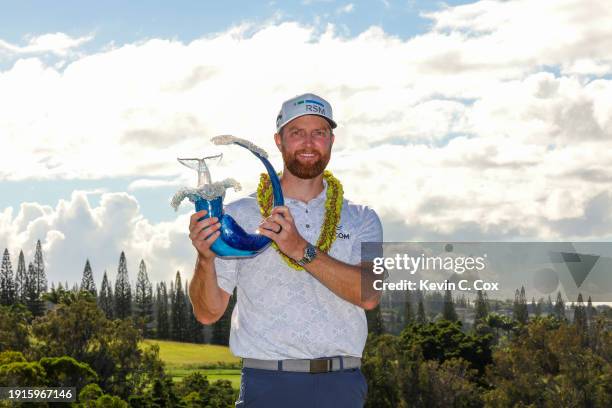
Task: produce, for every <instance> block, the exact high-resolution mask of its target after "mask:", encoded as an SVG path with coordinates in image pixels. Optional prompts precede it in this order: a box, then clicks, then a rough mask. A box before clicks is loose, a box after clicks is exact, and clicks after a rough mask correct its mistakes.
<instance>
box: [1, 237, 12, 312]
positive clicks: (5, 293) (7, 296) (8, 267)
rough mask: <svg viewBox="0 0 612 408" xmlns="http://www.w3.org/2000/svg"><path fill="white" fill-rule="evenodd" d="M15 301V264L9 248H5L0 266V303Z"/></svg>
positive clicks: (9, 303) (7, 303)
mask: <svg viewBox="0 0 612 408" xmlns="http://www.w3.org/2000/svg"><path fill="white" fill-rule="evenodd" d="M13 303H15V283H14V281H13V265H12V264H11V257H10V255H9V251H8V249H6V248H5V249H4V255H2V266H1V267H0V304H2V305H4V306H9V305H12V304H13Z"/></svg>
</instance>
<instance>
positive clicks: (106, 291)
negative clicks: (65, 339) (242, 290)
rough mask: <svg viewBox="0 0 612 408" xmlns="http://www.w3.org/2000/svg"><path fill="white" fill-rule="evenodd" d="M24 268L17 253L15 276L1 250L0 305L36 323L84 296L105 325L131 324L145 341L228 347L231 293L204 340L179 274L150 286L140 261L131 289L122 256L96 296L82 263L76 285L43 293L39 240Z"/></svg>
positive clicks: (44, 282)
mask: <svg viewBox="0 0 612 408" xmlns="http://www.w3.org/2000/svg"><path fill="white" fill-rule="evenodd" d="M25 264H26V262H25V257H24V255H23V251H20V253H19V260H18V263H17V270H16V271H15V272H13V266H12V262H11V258H10V254H9V251H8V249H5V250H4V254H3V257H2V265H1V267H0V305H4V306H11V305H14V304H22V305H24V306H25V307H27V309H28V310H29V311H30V313H32V315H33V316H34V317H38V316H43V315H44V314H45V311H46V310H47V308H48V307H52V305H53V304H58V303H60V302H61V301H62V299H64V298H66V297H73V298H74V297H78V296H79V293H81V292H87V293H89V294H90V295H91V296H92V297H93V298H94V299H95V302H96V304H97V305H98V307H99V308H100V309H101V310H102V312H103V313H104V315H105V316H106V318H107V319H111V320H112V319H128V318H131V319H133V320H134V322H135V324H136V327H138V329H139V330H140V332H141V333H142V336H143V337H144V338H156V339H163V340H175V341H182V342H191V343H204V341H205V340H208V342H210V343H212V344H219V345H228V344H229V331H230V318H231V313H232V311H233V307H234V305H235V303H236V301H235V299H236V293H235V291H234V294H233V296H231V298H230V302H229V305H228V308H227V310H226V312H225V313H224V315H223V316H222V317H221V319H219V321H217V322H216V323H215V324H213V325H212V330H211V333H210V334H209V336H208V337H209V338H208V339H205V329H204V325H202V324H201V323H200V322H199V321H198V320H197V319H196V317H195V315H194V312H193V307H192V304H191V299H190V298H189V289H188V288H189V281H188V280H186V281H185V282H184V284H183V280H182V278H181V274H180V272H179V271H177V272H176V275H175V279H174V280H172V281H170V282H169V283H166V282H163V281H162V282H157V283H155V286H153V283H152V282H151V281H150V279H149V276H148V274H147V266H146V263H145V261H144V260H141V261H140V264H139V267H138V273H137V277H136V284H135V286H134V287H132V284H131V281H130V277H129V273H128V267H127V260H126V256H125V253H124V252H121V255H120V256H119V264H118V267H117V275H116V278H115V282H114V283H113V282H112V281H111V280H110V279H109V277H108V273H107V271H104V274H103V277H102V283H101V286H100V290H99V291H98V289H97V287H96V283H95V280H94V275H93V271H92V268H91V264H90V262H89V259H87V260H86V261H85V267H84V269H83V274H82V279H81V283H80V285H78V284H76V283H75V284H73V286H72V287H71V288H70V287H69V285H68V282H65V283H64V284H62V283H61V282H60V283H59V284H58V285H57V287H56V286H55V284H54V283H52V284H51V288H48V283H47V278H46V274H45V266H44V258H43V251H42V247H41V243H40V240H38V241H37V243H36V250H35V254H34V260H33V261H32V262H30V263H29V265H28V267H27V268H26V267H25Z"/></svg>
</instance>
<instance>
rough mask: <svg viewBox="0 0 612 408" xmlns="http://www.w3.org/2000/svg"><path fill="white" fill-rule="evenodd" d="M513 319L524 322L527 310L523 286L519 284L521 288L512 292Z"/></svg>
mask: <svg viewBox="0 0 612 408" xmlns="http://www.w3.org/2000/svg"><path fill="white" fill-rule="evenodd" d="M512 314H513V317H514V320H516V321H517V322H519V323H522V324H526V323H527V320H528V317H529V312H528V310H527V297H526V296H525V287H524V286H521V290H520V291H519V290H518V289H517V290H516V291H515V292H514V307H513V311H512Z"/></svg>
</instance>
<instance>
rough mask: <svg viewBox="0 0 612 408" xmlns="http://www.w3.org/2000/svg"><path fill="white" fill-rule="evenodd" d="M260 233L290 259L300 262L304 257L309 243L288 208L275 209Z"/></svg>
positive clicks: (263, 224) (264, 221)
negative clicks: (298, 228)
mask: <svg viewBox="0 0 612 408" xmlns="http://www.w3.org/2000/svg"><path fill="white" fill-rule="evenodd" d="M258 231H259V233H260V234H261V235H263V236H266V237H268V238H270V239H271V240H272V241H274V242H276V245H278V248H279V249H280V250H281V252H282V253H284V254H285V255H287V256H288V257H290V258H292V259H294V260H298V259H302V257H303V256H304V248H306V244H307V242H306V240H305V239H304V238H303V237H302V236H301V235H300V233H299V232H298V230H297V228H296V226H295V221H294V220H293V216H291V212H290V211H289V208H287V207H286V206H284V205H283V206H279V207H274V208H273V209H272V211H271V213H270V216H269V217H268V218H266V219H265V220H263V221H262V222H261V224H259V228H258Z"/></svg>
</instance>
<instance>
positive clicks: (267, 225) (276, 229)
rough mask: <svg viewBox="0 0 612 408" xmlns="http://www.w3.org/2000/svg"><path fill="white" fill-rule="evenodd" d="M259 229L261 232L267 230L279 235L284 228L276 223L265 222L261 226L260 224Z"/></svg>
mask: <svg viewBox="0 0 612 408" xmlns="http://www.w3.org/2000/svg"><path fill="white" fill-rule="evenodd" d="M258 228H259V229H260V230H261V229H265V230H268V231H272V232H276V233H278V232H279V231H280V230H281V229H282V226H281V225H280V224H278V223H276V222H274V221H265V222H262V223H261V224H259V227H258Z"/></svg>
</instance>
